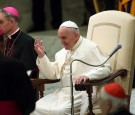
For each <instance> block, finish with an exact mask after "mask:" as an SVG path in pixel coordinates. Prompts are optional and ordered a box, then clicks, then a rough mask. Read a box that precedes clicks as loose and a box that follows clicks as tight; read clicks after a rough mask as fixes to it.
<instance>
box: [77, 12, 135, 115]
mask: <svg viewBox="0 0 135 115" xmlns="http://www.w3.org/2000/svg"><path fill="white" fill-rule="evenodd" d="M87 39H90V40H92V41H94V42H95V43H97V44H98V46H99V48H100V49H101V50H102V51H103V52H104V53H105V55H109V54H110V52H111V51H112V49H114V47H115V46H116V45H117V44H121V45H122V49H120V50H119V51H118V52H117V53H115V55H113V56H112V58H111V59H110V63H111V67H112V74H111V75H110V76H108V77H107V78H106V79H103V80H95V81H90V82H89V83H85V84H81V85H80V86H78V85H77V86H76V90H82V89H83V90H86V91H87V92H88V93H91V92H92V89H91V87H92V86H98V85H103V84H105V83H107V82H110V81H111V82H112V80H113V79H114V78H115V80H114V81H115V82H117V83H119V84H120V85H122V86H123V88H124V89H125V91H126V93H127V95H128V96H129V99H130V95H131V90H132V84H133V76H134V75H133V73H134V59H135V55H134V54H135V53H134V50H135V17H134V16H132V15H130V14H128V13H125V12H121V11H112V10H111V11H103V12H100V13H97V14H95V15H93V16H91V17H90V19H89V25H88V31H87ZM114 72H115V73H114ZM122 76H126V77H122ZM116 77H117V78H116ZM86 85H87V86H89V87H87V88H86ZM88 95H89V115H93V114H94V113H93V111H95V110H93V109H92V103H91V94H88Z"/></svg>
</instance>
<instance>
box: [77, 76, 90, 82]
mask: <svg viewBox="0 0 135 115" xmlns="http://www.w3.org/2000/svg"><path fill="white" fill-rule="evenodd" d="M87 80H89V78H88V77H87V76H84V75H83V76H78V77H77V78H76V81H75V84H80V83H82V82H86V81H87Z"/></svg>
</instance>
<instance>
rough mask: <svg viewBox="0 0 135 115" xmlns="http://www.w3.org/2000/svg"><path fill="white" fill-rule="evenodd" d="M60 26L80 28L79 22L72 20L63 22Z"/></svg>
mask: <svg viewBox="0 0 135 115" xmlns="http://www.w3.org/2000/svg"><path fill="white" fill-rule="evenodd" d="M60 27H68V28H76V29H78V26H77V24H76V23H74V22H72V21H70V20H69V21H65V22H63V23H62V24H61V25H60Z"/></svg>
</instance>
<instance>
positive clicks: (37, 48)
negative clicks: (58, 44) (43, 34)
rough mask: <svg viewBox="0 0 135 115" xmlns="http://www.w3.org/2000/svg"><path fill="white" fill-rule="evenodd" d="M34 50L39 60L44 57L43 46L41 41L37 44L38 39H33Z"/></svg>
mask: <svg viewBox="0 0 135 115" xmlns="http://www.w3.org/2000/svg"><path fill="white" fill-rule="evenodd" d="M34 49H35V51H36V52H37V54H38V57H39V58H42V57H43V56H44V55H45V51H44V46H43V41H42V40H41V41H40V42H39V41H38V39H37V38H35V42H34Z"/></svg>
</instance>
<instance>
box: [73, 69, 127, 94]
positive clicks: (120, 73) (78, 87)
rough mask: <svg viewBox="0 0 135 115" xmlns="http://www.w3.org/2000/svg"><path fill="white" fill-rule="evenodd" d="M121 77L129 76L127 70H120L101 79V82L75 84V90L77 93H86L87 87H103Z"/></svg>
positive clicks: (92, 81)
mask: <svg viewBox="0 0 135 115" xmlns="http://www.w3.org/2000/svg"><path fill="white" fill-rule="evenodd" d="M118 76H121V77H126V76H127V70H126V69H119V70H116V71H115V72H113V73H112V74H110V75H109V76H108V77H106V78H103V79H99V80H88V81H86V82H82V83H80V84H75V89H76V90H77V91H85V90H86V89H87V87H89V86H98V85H103V84H105V83H107V82H111V81H112V80H114V79H115V78H116V77H118Z"/></svg>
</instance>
